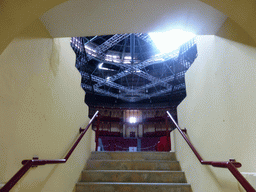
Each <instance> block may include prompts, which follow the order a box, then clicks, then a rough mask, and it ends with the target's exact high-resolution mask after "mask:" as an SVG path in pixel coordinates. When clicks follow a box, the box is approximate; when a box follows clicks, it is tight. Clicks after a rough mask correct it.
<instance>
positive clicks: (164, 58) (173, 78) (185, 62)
mask: <svg viewBox="0 0 256 192" xmlns="http://www.w3.org/2000/svg"><path fill="white" fill-rule="evenodd" d="M129 35H130V34H121V35H118V34H117V35H113V36H112V37H111V38H109V39H108V40H107V41H105V42H104V43H102V44H101V45H99V46H98V47H96V49H95V50H96V53H97V57H93V56H91V55H88V54H87V62H88V61H89V60H91V59H96V60H97V59H98V60H99V61H100V60H101V61H103V62H104V60H105V52H106V51H107V50H108V49H109V48H111V47H112V46H114V45H115V44H117V43H118V42H120V41H121V40H123V39H125V38H127V37H128V36H129ZM135 35H136V36H138V37H139V38H142V39H143V40H145V41H146V42H149V43H150V42H151V41H152V40H151V38H150V37H149V36H148V35H146V34H141V33H136V34H135ZM72 40H73V39H72ZM73 41H74V40H73ZM74 42H75V45H76V47H77V49H79V50H81V49H82V48H81V46H80V45H78V44H79V43H82V41H81V39H78V40H76V41H74ZM151 43H152V42H151ZM194 45H195V42H194V41H191V42H188V43H187V44H185V45H184V46H183V47H182V48H181V49H180V50H176V51H174V52H172V53H166V54H162V55H156V56H154V57H152V58H150V59H147V60H145V61H143V62H141V63H138V64H122V63H118V64H116V63H115V65H117V66H119V67H120V69H122V70H121V71H120V72H118V73H116V74H114V75H109V74H108V75H107V76H108V77H107V78H102V77H99V76H97V75H95V74H89V73H87V72H85V71H80V73H81V75H82V76H83V78H85V79H88V80H89V81H88V82H90V84H86V83H82V84H81V86H82V87H83V89H84V90H85V91H91V92H94V93H95V94H99V95H105V96H109V97H114V98H117V99H121V100H124V101H127V102H137V101H141V100H144V99H150V98H152V97H158V96H161V95H166V94H170V93H172V92H177V91H180V90H184V89H185V83H184V82H185V80H184V77H185V72H186V70H187V69H188V68H189V67H190V65H191V64H192V63H193V61H194V59H195V58H196V57H197V50H196V51H194V52H192V54H191V53H189V54H190V55H187V52H188V50H189V49H190V48H191V47H193V46H194ZM73 49H74V48H73ZM74 50H75V49H74ZM191 55H192V56H191ZM169 60H172V61H171V63H172V64H171V65H176V66H178V65H179V66H181V67H182V68H183V70H180V71H175V70H173V69H171V68H168V67H169V66H167V65H168V64H165V66H166V68H168V69H169V73H170V75H169V76H167V77H166V76H165V77H164V78H160V77H159V78H158V77H155V76H152V75H151V74H149V73H148V72H147V70H146V67H149V66H150V65H155V64H160V63H168V62H169ZM84 62H85V63H86V61H85V59H84V58H82V57H78V56H77V63H84ZM169 63H170V62H169ZM95 70H96V69H95ZM128 75H136V76H138V77H139V79H141V80H143V79H146V80H147V81H149V82H148V83H146V84H145V85H142V86H138V87H137V86H128V87H127V86H124V85H121V84H119V83H115V81H116V80H118V79H121V78H126V81H128V79H127V77H128ZM139 79H138V81H139ZM92 82H93V83H92ZM111 88H113V89H116V90H118V92H119V93H116V91H115V92H112V91H111ZM150 88H155V89H153V90H155V91H152V89H151V91H150V93H148V89H150ZM113 89H112V90H113Z"/></svg>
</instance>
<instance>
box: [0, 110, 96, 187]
mask: <svg viewBox="0 0 256 192" xmlns="http://www.w3.org/2000/svg"><path fill="white" fill-rule="evenodd" d="M98 113H99V111H96V113H95V114H94V115H93V117H92V119H91V120H90V122H89V124H88V125H87V126H86V128H85V129H84V130H83V132H82V133H81V135H80V136H79V137H78V139H77V140H76V142H75V143H74V145H73V146H72V148H71V149H70V150H69V152H68V153H67V155H66V156H65V158H64V159H52V160H47V159H40V160H39V159H31V160H23V161H22V164H23V167H22V168H21V169H20V170H19V171H18V172H17V173H16V174H15V175H14V176H13V177H12V178H11V179H10V180H9V181H8V182H7V183H6V184H5V185H4V186H3V187H2V188H1V189H0V192H7V191H10V190H11V189H12V187H13V186H14V185H15V184H16V183H17V182H18V181H19V180H20V178H21V177H22V176H23V175H24V174H25V173H26V172H27V171H28V170H29V169H30V168H31V167H36V166H38V165H46V164H59V163H66V162H67V161H68V159H69V157H70V155H71V154H72V153H73V151H74V150H75V148H76V147H77V145H78V144H79V142H80V141H81V139H82V138H83V136H84V134H85V133H86V131H87V130H88V129H89V127H90V125H91V124H92V122H93V121H94V119H95V117H96V116H97V114H98Z"/></svg>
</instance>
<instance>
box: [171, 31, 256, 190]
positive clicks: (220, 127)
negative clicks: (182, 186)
mask: <svg viewBox="0 0 256 192" xmlns="http://www.w3.org/2000/svg"><path fill="white" fill-rule="evenodd" d="M255 63H256V49H255V48H253V47H250V46H246V45H243V44H239V43H236V42H233V41H230V40H226V39H223V38H220V37H216V36H200V37H199V38H198V58H197V59H196V60H195V62H194V63H193V65H192V66H191V68H190V69H189V70H188V71H187V73H186V88H187V97H186V98H185V100H183V101H182V103H181V104H180V105H179V106H178V120H179V124H180V126H181V127H182V128H184V127H186V128H187V129H188V135H189V138H190V139H191V141H192V143H193V144H194V145H195V147H196V148H197V149H198V151H199V153H200V154H201V155H202V157H203V158H204V160H212V161H228V160H229V158H235V159H236V160H237V161H239V162H241V163H242V165H243V166H242V167H241V168H240V169H239V170H240V171H241V172H256V164H255V159H256V139H255V135H256V129H255V125H256V118H255V114H256V76H255V71H256V65H255ZM175 140H176V151H177V157H178V159H179V160H180V162H181V166H182V169H183V170H184V171H185V173H186V176H187V179H188V182H190V183H192V188H193V190H194V191H205V192H208V191H209V192H210V191H225V192H228V191H232V192H235V191H238V189H237V181H236V179H235V178H234V177H233V175H232V174H231V173H230V172H229V171H227V170H226V169H220V168H213V167H210V166H203V165H201V164H200V163H199V162H198V160H197V159H196V157H195V155H194V154H192V152H191V150H190V149H189V148H188V147H187V144H186V143H185V142H184V141H183V139H182V138H181V136H180V134H179V133H178V132H177V130H175Z"/></svg>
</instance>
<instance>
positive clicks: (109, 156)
mask: <svg viewBox="0 0 256 192" xmlns="http://www.w3.org/2000/svg"><path fill="white" fill-rule="evenodd" d="M90 159H97V160H170V161H176V156H175V153H174V152H121V151H120V152H119V151H117V152H92V154H91V157H90Z"/></svg>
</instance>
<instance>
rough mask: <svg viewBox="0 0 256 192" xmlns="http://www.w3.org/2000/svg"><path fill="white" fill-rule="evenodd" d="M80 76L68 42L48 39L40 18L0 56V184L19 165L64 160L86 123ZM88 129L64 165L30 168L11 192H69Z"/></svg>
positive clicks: (88, 147)
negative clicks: (27, 162)
mask: <svg viewBox="0 0 256 192" xmlns="http://www.w3.org/2000/svg"><path fill="white" fill-rule="evenodd" d="M80 82H81V77H80V74H79V72H78V71H77V69H76V68H75V54H74V52H73V50H72V49H71V47H70V38H62V39H52V38H50V36H49V34H48V33H47V31H46V29H45V28H44V27H43V25H42V24H41V22H40V21H39V20H37V21H35V22H34V23H33V24H32V25H31V26H29V27H28V28H27V29H26V30H24V31H23V32H22V33H21V34H20V35H19V36H17V37H16V38H15V39H14V40H13V41H12V42H11V43H10V44H9V45H8V47H7V48H6V49H5V50H4V52H3V53H2V54H1V56H0V180H1V181H3V182H7V181H8V180H9V178H11V177H12V176H13V175H14V174H15V173H16V172H17V171H18V170H19V169H20V168H21V161H22V160H24V159H31V158H32V157H33V156H35V155H36V156H38V157H39V158H40V159H59V158H63V157H64V156H65V154H66V153H67V151H68V149H69V148H70V147H71V145H72V143H73V142H74V141H75V139H76V138H77V136H78V135H79V133H78V132H79V131H78V130H79V127H80V126H83V125H84V124H87V123H88V121H89V119H88V107H87V106H86V105H85V104H84V102H83V101H84V91H83V90H82V88H81V87H80ZM92 134H93V133H92V131H91V130H90V131H88V133H87V134H86V136H85V138H84V139H83V140H82V141H81V144H80V145H79V147H78V148H77V149H76V150H75V151H74V154H73V156H71V157H70V159H69V161H68V162H67V163H66V164H62V165H45V166H40V167H38V168H32V169H31V170H30V171H29V172H28V173H27V174H26V175H25V176H24V177H23V178H22V179H21V181H20V182H19V183H18V184H17V185H16V187H15V188H14V189H13V190H12V191H19V192H22V191H24V192H25V191H26V192H30V191H31V192H35V191H67V192H70V191H72V190H73V188H74V185H75V183H76V182H77V179H78V178H79V176H80V173H81V170H82V169H83V167H84V165H85V161H86V159H87V158H88V156H89V155H90V151H91V138H92V137H91V136H92Z"/></svg>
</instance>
